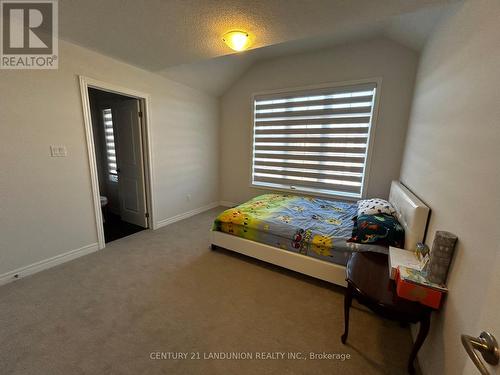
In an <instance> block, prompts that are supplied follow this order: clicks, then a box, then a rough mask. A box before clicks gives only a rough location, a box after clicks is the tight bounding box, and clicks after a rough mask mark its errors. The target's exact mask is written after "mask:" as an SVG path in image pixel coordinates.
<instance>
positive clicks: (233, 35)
mask: <svg viewBox="0 0 500 375" xmlns="http://www.w3.org/2000/svg"><path fill="white" fill-rule="evenodd" d="M222 40H223V41H224V43H226V44H227V45H228V46H229V48H231V49H233V50H235V51H238V52H240V51H244V50H246V49H247V48H248V41H249V38H248V33H246V32H244V31H240V30H234V31H229V32H227V33H225V34H224V36H223V37H222Z"/></svg>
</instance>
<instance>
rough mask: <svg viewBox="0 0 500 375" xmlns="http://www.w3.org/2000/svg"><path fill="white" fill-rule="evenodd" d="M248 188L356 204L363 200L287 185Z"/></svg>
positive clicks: (251, 185) (351, 196) (351, 195)
mask: <svg viewBox="0 0 500 375" xmlns="http://www.w3.org/2000/svg"><path fill="white" fill-rule="evenodd" d="M250 187H251V188H253V189H262V190H271V191H279V192H284V193H290V194H296V195H307V196H314V197H322V198H326V199H335V200H344V201H349V202H357V201H359V200H360V199H363V198H362V197H361V196H358V195H356V194H349V193H346V194H343V193H328V192H326V191H323V192H322V191H314V190H308V189H307V188H302V189H300V188H296V189H290V187H289V186H288V185H275V186H274V185H273V186H271V185H267V184H266V185H260V184H258V183H250Z"/></svg>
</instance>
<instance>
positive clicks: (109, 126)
mask: <svg viewBox="0 0 500 375" xmlns="http://www.w3.org/2000/svg"><path fill="white" fill-rule="evenodd" d="M102 116H103V122H104V138H105V141H106V165H107V167H108V176H109V180H110V181H113V182H118V170H117V165H116V148H115V134H114V131H113V115H112V114H111V109H109V108H108V109H104V110H103V111H102Z"/></svg>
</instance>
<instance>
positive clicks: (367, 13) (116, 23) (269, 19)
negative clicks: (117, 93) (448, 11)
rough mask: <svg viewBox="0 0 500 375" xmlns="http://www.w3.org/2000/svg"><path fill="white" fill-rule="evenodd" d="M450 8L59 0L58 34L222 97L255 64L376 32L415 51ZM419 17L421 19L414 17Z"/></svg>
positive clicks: (291, 0)
mask: <svg viewBox="0 0 500 375" xmlns="http://www.w3.org/2000/svg"><path fill="white" fill-rule="evenodd" d="M450 2H453V0H451V1H450V0H253V1H252V0H144V1H138V0H105V1H103V0H59V33H60V36H61V37H62V38H63V39H66V40H70V41H72V42H75V43H76V44H79V45H82V46H85V47H88V48H91V49H93V50H97V51H99V52H101V53H103V54H106V55H109V56H112V57H115V58H117V59H119V60H122V61H125V62H127V63H130V64H133V65H136V66H138V67H141V68H144V69H146V70H149V71H152V72H157V73H160V74H163V75H165V76H168V77H170V78H172V79H176V80H178V81H181V82H184V83H186V84H188V85H191V86H194V87H197V88H200V89H203V90H205V91H208V92H211V93H215V94H220V93H221V92H223V91H224V90H225V88H226V87H227V86H228V85H229V84H230V82H231V81H232V80H234V79H235V78H237V77H238V75H239V74H241V72H242V71H244V70H245V69H246V68H248V66H249V65H251V64H252V63H253V62H254V61H256V60H258V59H261V58H266V57H272V56H276V55H280V54H281V55H282V54H285V53H290V52H291V53H294V52H298V51H300V50H304V49H311V48H313V47H315V48H319V47H321V46H325V45H332V44H333V43H338V42H343V41H348V40H350V39H354V38H359V37H363V36H366V35H368V34H370V35H372V36H373V35H378V34H382V33H384V34H386V35H388V36H390V37H392V38H394V39H396V40H399V41H400V42H403V43H407V44H410V45H411V46H412V47H414V48H418V47H419V45H420V44H421V43H422V41H423V40H424V39H425V37H426V33H427V32H428V30H429V29H430V28H431V27H432V22H434V20H436V19H437V17H436V14H438V13H439V12H441V10H440V9H442V8H443V6H444V5H446V4H449V3H450ZM419 14H423V15H424V16H418V17H417V18H415V16H414V15H419ZM412 15H413V16H412ZM405 17H407V18H406V19H405ZM422 25H424V27H422ZM231 29H243V30H245V31H248V32H250V33H251V34H253V36H254V44H253V45H252V49H253V50H251V51H247V52H245V53H244V54H241V55H234V54H232V51H231V50H230V49H229V48H228V47H227V46H226V45H225V44H224V43H223V42H222V40H221V36H222V35H223V34H224V33H225V32H227V31H229V30H231ZM263 47H266V48H263ZM228 55H230V56H228ZM222 56H226V57H222ZM200 79H201V81H200Z"/></svg>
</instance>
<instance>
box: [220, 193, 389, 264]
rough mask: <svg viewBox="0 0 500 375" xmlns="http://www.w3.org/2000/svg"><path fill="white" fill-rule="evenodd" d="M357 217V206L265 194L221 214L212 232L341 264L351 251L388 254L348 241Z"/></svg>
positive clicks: (309, 198) (371, 246)
mask: <svg viewBox="0 0 500 375" xmlns="http://www.w3.org/2000/svg"><path fill="white" fill-rule="evenodd" d="M356 214H357V204H356V203H347V202H340V201H330V200H326V199H319V198H313V197H303V196H296V195H290V194H264V195H261V196H258V197H255V198H253V199H251V200H249V201H248V202H246V203H243V204H242V205H239V206H237V207H234V208H230V209H228V210H226V211H224V212H222V213H221V214H220V215H219V216H218V217H217V218H216V219H215V222H214V225H213V230H216V231H220V232H224V233H227V234H231V235H234V236H238V237H241V238H245V239H248V240H251V241H256V242H260V243H264V244H266V245H271V246H274V247H278V248H280V249H284V250H288V251H292V252H296V253H300V254H303V255H307V256H310V257H314V258H317V259H321V260H324V261H328V262H332V263H336V264H340V265H345V264H346V263H347V260H348V258H349V254H350V253H351V252H352V251H376V252H382V253H386V254H387V252H388V251H387V248H385V247H383V246H378V245H368V244H358V243H352V242H347V240H348V239H349V238H351V234H352V228H353V218H354V217H355V216H356Z"/></svg>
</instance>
